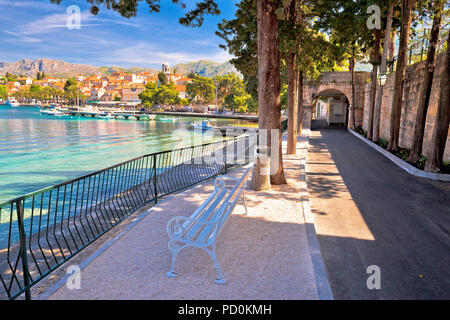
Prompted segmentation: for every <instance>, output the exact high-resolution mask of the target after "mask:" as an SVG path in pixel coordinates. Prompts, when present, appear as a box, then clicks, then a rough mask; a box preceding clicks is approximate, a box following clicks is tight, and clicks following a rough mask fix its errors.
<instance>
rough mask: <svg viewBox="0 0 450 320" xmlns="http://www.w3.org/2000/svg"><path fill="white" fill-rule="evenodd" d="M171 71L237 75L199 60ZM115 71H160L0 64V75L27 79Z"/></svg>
mask: <svg viewBox="0 0 450 320" xmlns="http://www.w3.org/2000/svg"><path fill="white" fill-rule="evenodd" d="M172 69H176V70H177V72H178V73H181V74H184V75H186V74H188V73H189V72H191V71H192V72H195V73H197V74H199V75H201V76H203V77H214V76H216V75H224V74H226V73H236V74H239V72H238V71H237V70H236V68H235V67H234V66H233V65H232V64H231V63H230V62H225V63H217V62H212V61H206V60H200V61H196V62H189V63H180V64H177V65H176V66H174V67H172ZM117 70H121V71H124V72H129V73H134V72H141V71H146V72H151V73H156V72H158V71H160V70H156V69H153V68H141V67H132V68H122V67H119V66H112V67H108V66H105V67H94V66H89V65H82V64H74V63H69V62H65V61H61V60H54V59H45V58H40V59H36V60H30V59H22V60H19V61H16V62H0V75H3V74H5V73H6V72H9V73H12V74H16V75H21V74H22V75H24V76H27V77H35V76H36V74H37V73H38V72H45V74H46V75H48V76H54V77H60V78H70V77H73V76H75V75H91V74H99V75H101V74H111V73H113V72H114V71H117Z"/></svg>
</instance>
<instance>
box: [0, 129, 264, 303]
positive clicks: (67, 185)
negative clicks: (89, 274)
mask: <svg viewBox="0 0 450 320" xmlns="http://www.w3.org/2000/svg"><path fill="white" fill-rule="evenodd" d="M255 140H256V138H255V137H254V136H243V137H240V138H234V139H231V140H223V141H219V142H214V143H209V144H203V145H198V146H191V147H187V148H182V149H177V150H170V151H165V152H159V153H154V154H150V155H145V156H142V157H139V158H135V159H133V160H130V161H126V162H123V163H121V164H118V165H115V166H112V167H110V168H107V169H104V170H101V171H97V172H94V173H92V174H89V175H86V176H83V177H80V178H77V179H73V180H70V181H67V182H64V183H61V184H58V185H55V186H52V187H48V188H45V189H43V190H40V191H37V192H34V193H31V194H28V195H26V196H23V197H20V198H16V199H14V200H11V201H7V202H5V203H2V204H0V299H1V298H3V299H15V298H18V297H21V298H22V297H24V298H26V299H30V298H31V292H30V288H31V287H32V286H33V285H35V284H36V283H38V282H39V281H41V280H42V279H43V278H45V277H46V276H47V275H49V274H50V273H51V272H53V271H54V270H55V269H57V268H58V267H59V266H61V265H62V264H63V263H65V262H66V261H68V260H69V259H71V258H72V257H73V256H75V255H76V254H78V253H79V252H80V251H82V250H83V249H84V248H86V247H87V246H88V245H90V244H91V243H92V242H94V241H95V240H96V239H98V238H99V237H101V236H102V235H103V234H104V233H105V232H107V231H109V230H111V229H112V228H113V227H114V226H116V225H118V224H119V223H120V222H121V221H123V220H124V219H125V218H126V217H127V216H129V215H130V214H132V213H133V212H135V211H136V210H138V209H139V208H141V207H143V206H144V205H149V204H150V205H151V204H154V203H157V201H158V199H160V198H161V197H164V196H166V195H169V194H171V193H174V192H177V191H180V190H183V189H185V188H188V187H190V186H192V185H195V184H197V183H199V182H202V181H204V180H207V179H210V178H212V177H215V176H217V175H220V174H224V173H226V172H227V170H229V169H230V168H231V167H235V166H240V165H245V164H247V163H249V161H250V157H251V156H252V154H253V152H251V149H252V147H253V146H254V144H255V143H256V141H255Z"/></svg>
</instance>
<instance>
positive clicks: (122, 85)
mask: <svg viewBox="0 0 450 320" xmlns="http://www.w3.org/2000/svg"><path fill="white" fill-rule="evenodd" d="M174 71H175V72H174ZM174 71H172V69H171V68H170V66H169V64H168V63H164V64H163V65H162V68H161V72H160V74H157V73H150V72H145V71H143V72H137V73H127V72H124V71H120V70H116V71H114V72H112V73H111V74H109V75H98V74H94V75H90V76H83V75H78V76H75V77H73V79H72V81H73V82H72V84H71V85H74V86H76V88H77V90H76V91H77V93H78V94H79V99H82V100H83V102H95V103H98V104H104V105H108V104H109V105H120V106H136V105H140V104H141V102H142V101H141V99H140V98H139V95H140V94H141V93H142V92H143V91H144V90H145V89H146V85H148V84H149V83H154V84H157V83H158V81H160V80H159V79H158V76H161V75H163V76H164V77H165V78H166V79H167V81H168V82H169V83H172V84H173V85H174V87H175V89H176V91H177V94H178V98H179V99H180V100H179V101H180V102H187V101H186V97H187V94H186V85H187V84H188V83H191V82H192V79H190V78H187V77H185V76H184V75H182V74H177V73H176V70H174ZM9 77H10V75H0V78H4V79H5V80H11V81H4V86H5V88H6V98H7V100H9V101H12V102H14V101H20V102H21V104H23V103H32V104H40V103H41V101H38V100H46V101H48V102H56V96H57V95H58V91H59V92H61V93H62V92H63V91H64V89H65V88H66V89H67V83H68V81H69V80H68V79H62V78H56V77H52V76H45V74H44V77H43V78H42V74H38V75H37V77H36V78H31V77H17V78H16V79H9ZM33 91H34V92H37V91H47V92H48V93H50V94H49V95H48V98H47V97H46V98H44V99H36V98H32V96H33V95H30V94H27V93H30V92H31V93H32V92H33ZM66 91H67V90H66ZM81 97H82V98H81ZM66 100H67V99H66ZM58 102H59V101H58Z"/></svg>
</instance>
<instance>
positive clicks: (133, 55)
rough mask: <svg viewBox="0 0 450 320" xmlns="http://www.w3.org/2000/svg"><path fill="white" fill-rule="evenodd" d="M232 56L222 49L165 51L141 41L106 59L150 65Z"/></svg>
mask: <svg viewBox="0 0 450 320" xmlns="http://www.w3.org/2000/svg"><path fill="white" fill-rule="evenodd" d="M231 58H232V56H230V55H229V54H228V53H227V52H225V51H224V50H221V49H219V48H218V49H217V51H214V52H210V53H205V52H204V50H201V52H200V51H199V52H195V51H190V52H187V51H177V52H174V51H163V50H161V49H160V48H157V47H156V46H153V45H150V44H147V43H139V44H137V45H135V46H132V47H125V48H121V49H116V50H113V51H112V52H111V53H110V54H108V55H107V57H106V59H107V60H108V61H111V63H117V64H128V65H139V66H148V65H152V64H159V63H162V62H163V61H167V62H169V64H171V65H175V64H178V63H186V62H192V61H198V60H210V61H214V62H219V63H223V62H226V61H228V60H230V59H231Z"/></svg>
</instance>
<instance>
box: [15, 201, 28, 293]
mask: <svg viewBox="0 0 450 320" xmlns="http://www.w3.org/2000/svg"><path fill="white" fill-rule="evenodd" d="M16 209H17V223H18V227H19V236H20V256H21V258H22V269H23V270H22V271H23V282H24V286H25V299H26V300H31V292H30V272H29V270H28V258H27V247H26V245H27V244H26V235H25V228H24V225H23V223H24V221H23V206H22V200H19V201H17V202H16Z"/></svg>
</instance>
